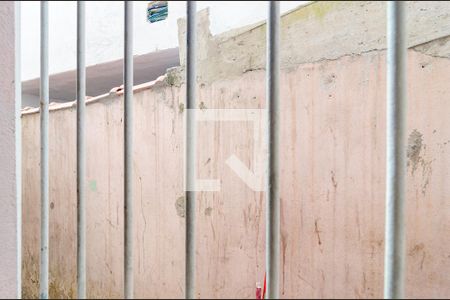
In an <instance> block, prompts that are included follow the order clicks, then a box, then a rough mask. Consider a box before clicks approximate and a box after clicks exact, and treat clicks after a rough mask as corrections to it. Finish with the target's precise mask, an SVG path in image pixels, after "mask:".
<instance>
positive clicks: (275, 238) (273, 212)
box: [266, 1, 280, 299]
mask: <svg viewBox="0 0 450 300" xmlns="http://www.w3.org/2000/svg"><path fill="white" fill-rule="evenodd" d="M268 16H269V18H268V22H267V87H266V88H267V90H266V95H267V102H266V103H267V104H266V105H267V106H266V107H267V113H268V118H267V119H268V122H269V124H268V141H269V165H268V182H267V191H266V196H267V200H266V222H267V225H266V226H267V227H266V268H267V297H268V298H269V299H277V298H278V291H279V260H280V195H279V185H280V183H279V168H280V166H279V135H280V130H279V127H280V119H279V114H280V107H279V105H280V104H279V82H280V79H279V78H280V57H279V52H280V3H279V2H278V1H270V2H269V12H268Z"/></svg>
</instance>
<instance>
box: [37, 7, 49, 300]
mask: <svg viewBox="0 0 450 300" xmlns="http://www.w3.org/2000/svg"><path fill="white" fill-rule="evenodd" d="M40 84H41V87H40V94H41V97H40V98H41V99H40V122H41V123H40V125H41V126H40V127H41V128H40V130H41V132H40V134H41V135H40V138H41V267H40V276H39V284H40V286H39V297H40V298H41V299H48V246H49V245H48V244H49V234H48V230H49V199H48V197H49V176H48V171H49V170H48V168H49V163H48V120H49V112H48V102H49V86H48V1H41V78H40Z"/></svg>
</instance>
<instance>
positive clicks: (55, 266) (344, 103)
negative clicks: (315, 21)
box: [23, 6, 450, 298]
mask: <svg viewBox="0 0 450 300" xmlns="http://www.w3.org/2000/svg"><path fill="white" fill-rule="evenodd" d="M361 7H364V6H361ZM379 9H382V8H379ZM358 12H359V11H358ZM448 14H449V10H448V9H447V15H448ZM327 16H328V15H327V13H326V12H325V13H324V14H323V15H322V16H321V18H322V19H323V20H327V18H328V17H327ZM260 43H263V42H262V41H260ZM261 45H263V44H261ZM261 47H263V46H261ZM430 49H432V50H430ZM433 49H434V50H433ZM436 49H439V50H436ZM442 49H444V50H445V49H448V42H447V39H440V40H437V41H433V42H430V43H428V44H426V45H422V46H421V48H420V49H419V48H415V49H410V50H409V52H408V101H409V104H408V134H409V139H408V178H407V184H408V189H407V199H408V202H407V219H406V220H407V253H406V254H407V259H406V262H407V276H406V296H407V297H418V298H419V297H421V298H423V297H431V298H439V297H440V298H446V297H449V296H450V278H449V276H448V270H449V269H450V252H449V250H448V249H450V240H449V239H448V238H447V236H448V232H449V231H450V209H449V204H450V202H449V195H450V177H449V172H450V126H448V116H449V115H450V86H449V85H448V82H450V72H449V70H450V60H449V59H448V58H446V56H448V53H447V54H445V53H444V52H445V51H444V50H442ZM324 51H325V50H324ZM427 51H435V52H433V53H430V52H427ZM436 51H437V52H439V53H440V54H439V56H437V55H436V53H437V52H436ZM422 52H423V53H422ZM181 72H182V71H181V70H174V71H172V72H170V73H169V74H168V75H167V76H166V77H162V78H160V79H159V80H158V81H157V82H154V83H151V84H147V85H145V86H141V87H136V90H135V106H134V109H135V124H134V126H135V133H136V136H135V143H136V147H135V174H134V184H135V186H134V193H135V194H134V201H135V208H136V213H135V226H136V227H135V228H136V231H135V241H136V242H135V253H136V258H135V280H136V282H135V288H136V297H140V298H144V297H159V298H162V297H168V298H176V297H183V296H184V293H183V289H184V221H185V219H184V207H183V205H184V201H183V176H182V175H183V156H184V141H183V136H184V129H183V118H184V116H185V110H184V107H185V105H184V103H185V97H184V95H185V94H184V85H183V83H182V75H181V74H182V73H181ZM385 72H386V70H385V53H384V51H382V50H372V51H366V52H364V53H361V54H358V55H356V54H353V55H352V52H348V53H347V55H343V56H341V57H338V58H335V59H330V60H327V59H319V60H318V61H314V60H313V61H311V62H306V63H300V64H292V65H290V67H289V68H284V69H283V71H282V80H281V93H282V94H281V99H282V115H283V123H282V126H281V127H282V136H281V143H282V145H281V149H283V154H282V159H281V162H282V164H281V166H282V178H281V184H282V194H281V204H282V224H281V225H282V227H281V231H282V239H281V242H282V245H281V246H282V247H281V249H282V255H281V260H282V261H281V267H282V270H281V296H282V297H285V298H289V297H290V298H292V297H302V298H310V297H314V298H319V297H321V298H330V297H333V298H362V297H369V298H375V297H377V298H379V297H382V290H383V252H384V186H385V183H384V182H385ZM264 76H265V72H264V70H252V71H247V72H244V73H242V72H241V73H240V74H236V73H231V74H230V76H229V77H228V78H226V79H222V80H212V81H210V82H206V81H203V80H201V81H200V83H199V86H198V88H199V93H198V101H197V102H198V105H199V108H201V109H202V111H208V110H209V109H214V108H264V102H265V92H264V91H265V88H264V86H265V83H264ZM180 77H181V78H180ZM122 100H123V98H122V96H121V94H120V91H119V92H118V93H116V92H113V93H111V94H110V95H105V96H100V97H98V98H95V99H92V100H90V103H89V105H88V106H87V112H88V115H87V125H88V128H89V130H88V131H87V144H88V149H87V164H88V171H87V177H88V180H89V182H88V187H89V188H88V214H87V220H88V228H87V230H88V241H87V245H88V246H87V247H88V248H87V253H88V260H87V263H88V272H87V274H88V296H89V297H96V298H100V297H112V298H120V297H122V290H123V270H122V269H123V196H122V195H123V184H122V182H123V163H122V162H123V159H122V154H123V149H122V148H123V123H122V114H123V106H122V103H123V101H122ZM75 113H76V111H75V107H74V106H73V105H72V104H66V105H62V106H57V105H54V106H53V108H52V111H51V114H50V151H51V153H50V155H51V160H50V182H51V183H50V184H51V186H50V201H51V216H50V217H51V220H50V232H51V239H50V261H51V285H52V289H51V296H53V297H63V296H72V297H75V296H76V295H75V293H76V283H75V280H76V274H75V270H76V268H75V259H76V255H75V251H76V234H75V230H76V224H75V222H76V194H75V193H76V187H75V183H76V179H75V171H76V166H75V128H76V124H75ZM38 124H39V114H38V113H36V111H27V112H25V113H24V116H23V145H24V149H23V176H24V178H23V179H24V184H23V186H24V190H23V192H24V211H23V216H24V239H23V250H24V255H25V257H24V259H25V261H24V275H23V279H24V292H25V295H27V296H33V295H34V296H35V295H37V288H38V276H37V274H38V273H37V272H38V261H39V259H38V257H39V155H38V153H39V151H38V149H39V143H38V141H39V135H38V134H39V125H38ZM199 127H200V128H199V134H198V144H197V146H198V162H197V163H198V174H199V178H204V179H212V178H219V179H220V180H221V186H222V190H221V191H220V192H200V193H199V194H198V204H197V219H196V221H197V230H198V233H197V241H196V243H197V263H198V267H197V282H198V285H197V295H198V296H199V297H202V298H206V297H212V298H225V297H228V298H230V297H231V298H253V297H254V291H255V282H256V281H262V280H263V276H264V243H265V235H264V226H265V221H264V215H265V205H264V193H262V192H254V191H252V190H250V189H249V188H248V187H247V186H246V185H245V184H244V183H243V182H242V181H241V180H240V179H239V178H238V177H237V176H236V174H235V173H234V172H233V171H232V170H231V169H230V168H229V167H228V166H227V164H226V160H227V159H228V157H229V156H230V155H231V154H235V155H237V156H238V157H239V158H240V159H241V160H242V161H243V162H244V163H246V164H247V165H248V167H249V168H250V169H252V168H253V167H254V166H253V163H252V159H253V154H254V150H255V149H254V147H255V146H254V145H253V141H252V138H253V130H254V128H253V126H252V124H249V123H248V122H201V123H199ZM256 129H257V130H261V128H260V127H257V128H256ZM257 150H259V151H264V149H257ZM256 152H258V151H256Z"/></svg>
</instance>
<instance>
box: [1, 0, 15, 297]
mask: <svg viewBox="0 0 450 300" xmlns="http://www.w3.org/2000/svg"><path fill="white" fill-rule="evenodd" d="M14 9H15V5H14V2H13V1H4V2H1V3H0V41H1V42H0V243H1V244H0V298H16V296H17V291H18V288H17V286H18V284H19V282H18V280H17V277H18V275H17V274H18V270H17V265H18V263H17V259H18V250H17V248H18V247H17V230H18V224H17V195H16V128H15V126H16V125H15V124H16V123H15V121H16V110H15V101H16V99H15V84H14V82H15V51H16V46H15V31H16V28H15V18H14V17H15V16H14V14H15V11H14Z"/></svg>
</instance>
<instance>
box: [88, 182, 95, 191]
mask: <svg viewBox="0 0 450 300" xmlns="http://www.w3.org/2000/svg"><path fill="white" fill-rule="evenodd" d="M89 189H90V190H91V191H92V192H96V191H97V180H91V181H89Z"/></svg>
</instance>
